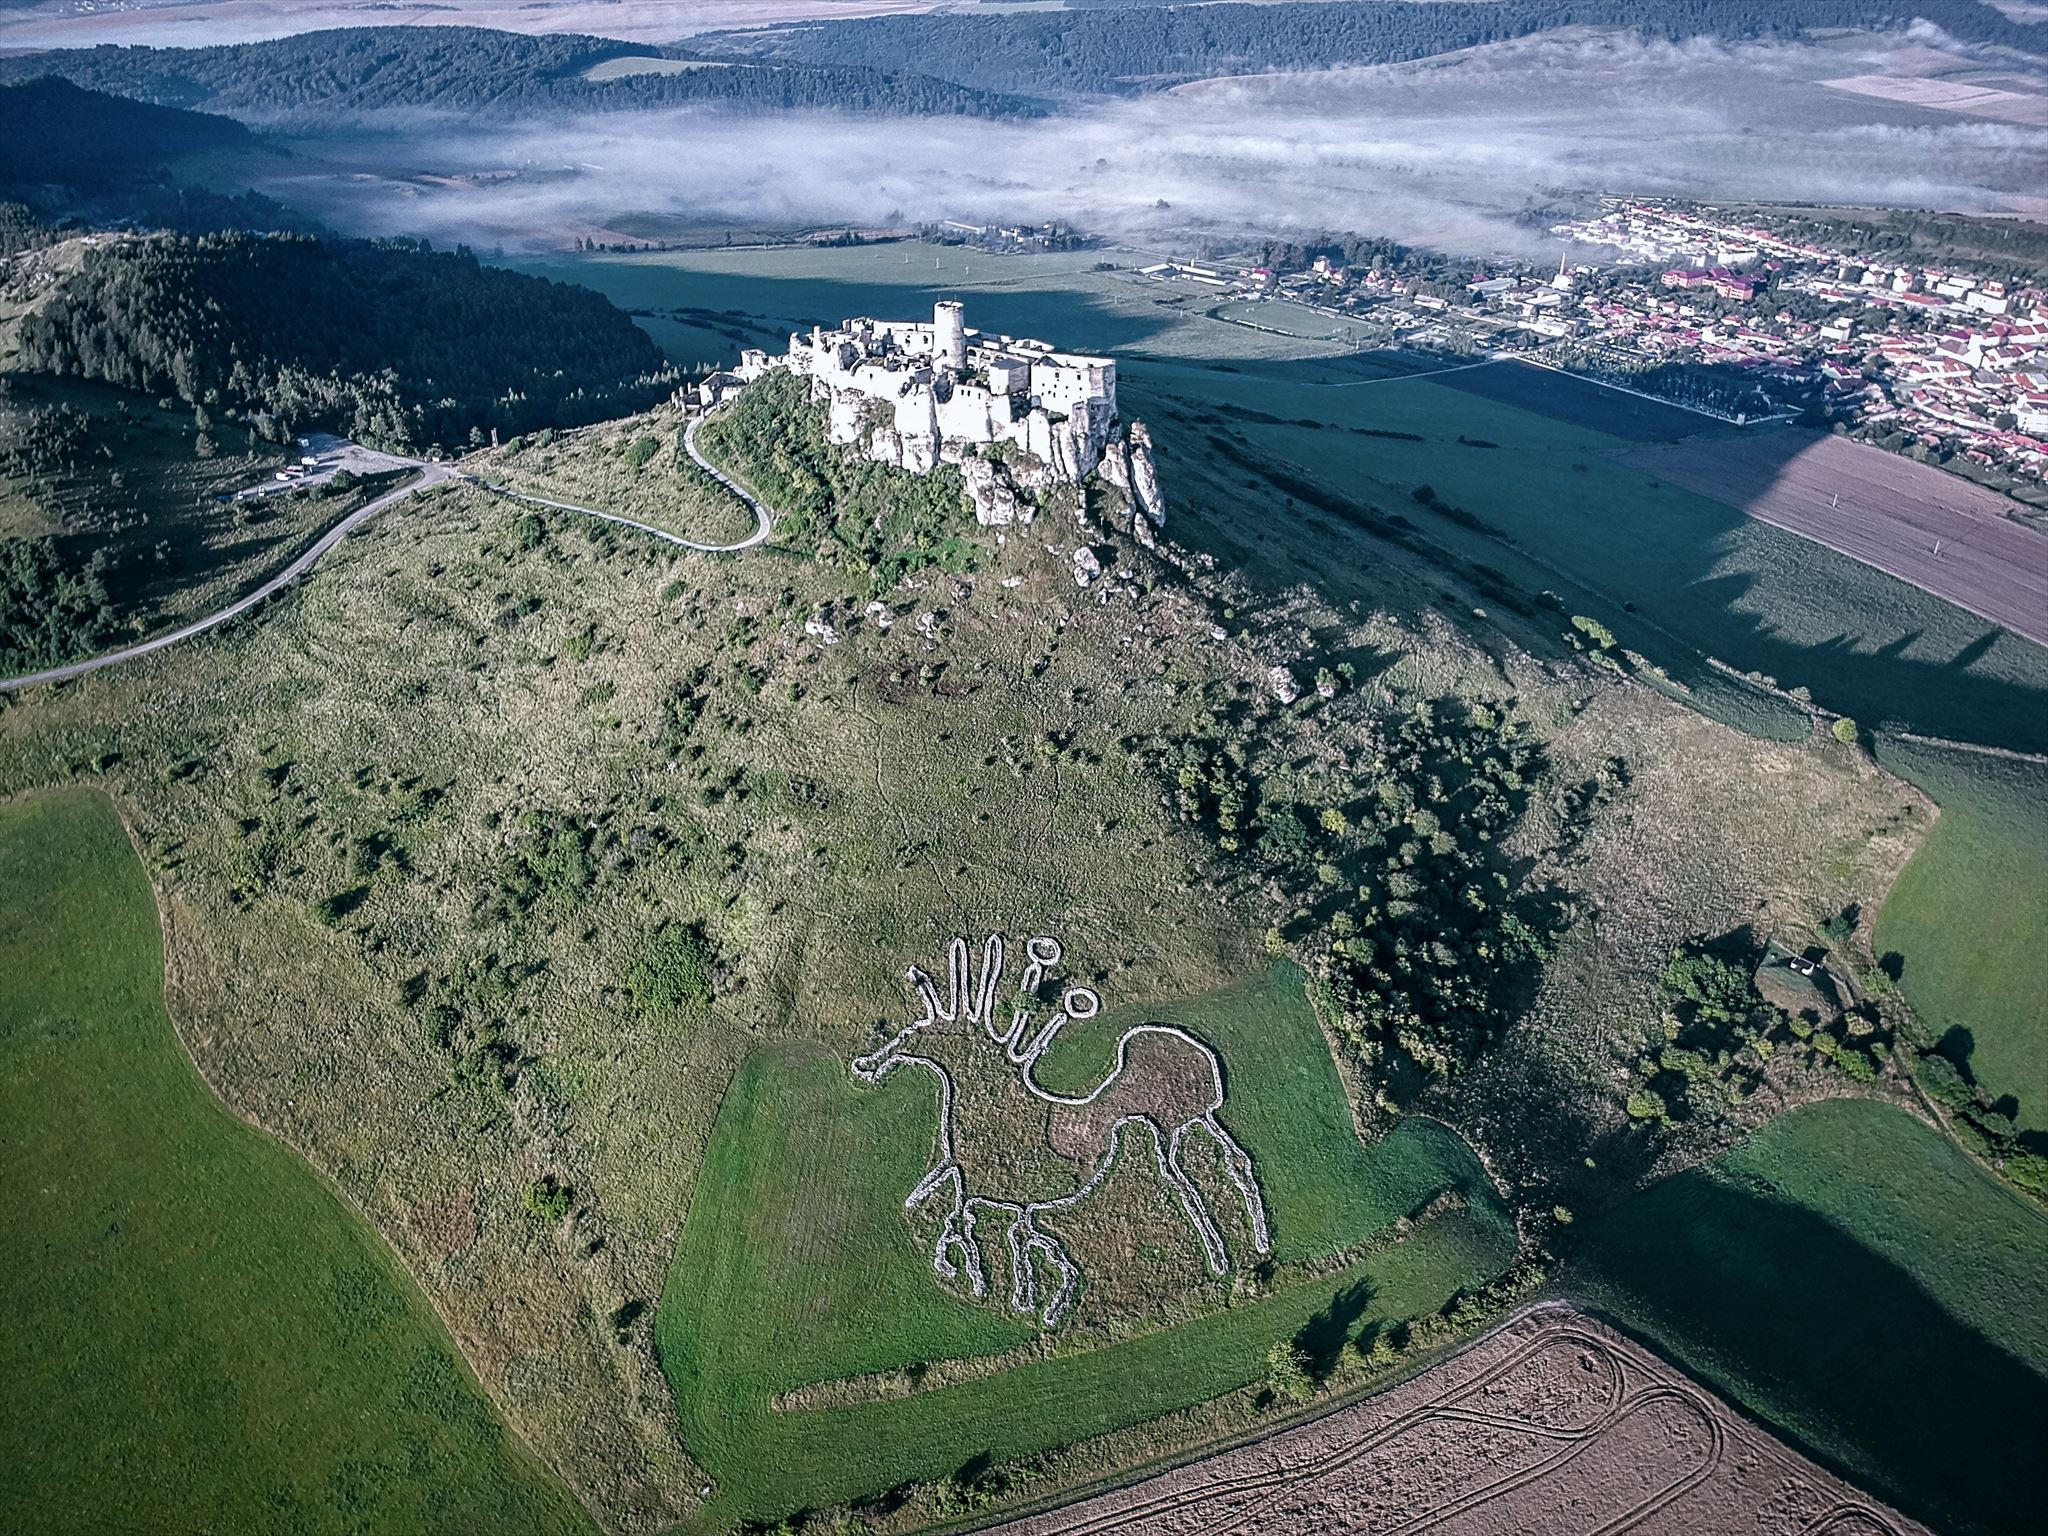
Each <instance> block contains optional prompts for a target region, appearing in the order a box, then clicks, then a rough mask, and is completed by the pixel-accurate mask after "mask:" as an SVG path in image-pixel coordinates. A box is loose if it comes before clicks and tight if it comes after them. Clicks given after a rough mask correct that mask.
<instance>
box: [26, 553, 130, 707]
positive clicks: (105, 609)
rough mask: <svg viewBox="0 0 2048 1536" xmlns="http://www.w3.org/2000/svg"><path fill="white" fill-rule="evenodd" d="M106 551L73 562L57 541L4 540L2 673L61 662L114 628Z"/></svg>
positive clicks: (92, 646) (102, 640)
mask: <svg viewBox="0 0 2048 1536" xmlns="http://www.w3.org/2000/svg"><path fill="white" fill-rule="evenodd" d="M106 569H107V561H106V556H105V555H104V553H96V554H94V555H92V556H90V557H88V558H87V559H86V560H85V561H84V562H83V563H82V564H80V563H76V562H72V561H68V560H66V559H65V558H64V557H63V555H62V554H61V553H60V552H59V550H58V547H57V542H56V540H54V539H49V538H41V539H9V540H6V541H5V542H0V672H5V673H8V674H13V673H17V672H25V671H32V670H34V669H36V668H39V667H50V666H56V665H57V664H59V663H60V662H65V661H69V660H71V659H72V658H73V657H74V656H81V655H85V654H87V653H89V652H92V651H95V650H98V649H99V648H100V646H102V645H103V644H105V643H106V641H107V639H108V637H109V636H111V635H112V634H113V632H114V624H115V618H114V609H113V605H112V603H111V602H109V601H108V598H107V585H106Z"/></svg>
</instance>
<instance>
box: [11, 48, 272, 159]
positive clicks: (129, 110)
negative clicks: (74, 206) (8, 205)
mask: <svg viewBox="0 0 2048 1536" xmlns="http://www.w3.org/2000/svg"><path fill="white" fill-rule="evenodd" d="M10 62H13V61H10ZM253 142H254V139H253V136H252V135H251V134H250V132H249V130H248V129H247V128H245V127H243V126H242V125H241V124H240V123H238V122H236V121H235V120H234V119H233V118H230V117H209V116H208V115H206V114H205V113H203V112H181V111H178V110H176V109H174V108H171V107H161V106H155V105H152V104H151V103H149V102H145V101H129V100H126V99H124V98H122V97H119V96H107V95H102V94H100V93H99V92H97V91H87V90H80V89H79V88H78V87H77V86H76V85H74V84H72V83H71V82H70V81H68V80H53V79H47V78H46V79H37V80H30V81H28V82H27V83H26V84H22V85H7V86H0V186H14V185H30V184H37V183H48V182H57V183H61V184H63V185H65V186H69V187H74V188H77V189H79V190H81V191H98V190H101V189H103V188H106V187H111V186H116V185H121V184H124V183H127V182H130V181H132V180H135V179H136V178H137V177H139V176H144V175H146V174H147V173H149V172H150V171H152V170H154V169H155V167H157V166H159V165H161V164H163V163H164V162H165V161H167V160H176V159H179V158H181V157H183V156H185V155H195V154H201V153H204V152H205V151H207V150H216V149H246V148H248V147H250V146H251V144H253Z"/></svg>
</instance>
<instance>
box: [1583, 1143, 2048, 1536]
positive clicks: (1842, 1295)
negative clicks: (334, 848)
mask: <svg viewBox="0 0 2048 1536" xmlns="http://www.w3.org/2000/svg"><path fill="white" fill-rule="evenodd" d="M1580 1231H1581V1233H1582V1237H1581V1239H1580V1241H1579V1242H1578V1244H1576V1245H1575V1247H1574V1250H1573V1252H1572V1253H1571V1254H1570V1255H1569V1257H1568V1264H1567V1269H1566V1272H1565V1276H1564V1279H1565V1283H1566V1288H1567V1289H1568V1290H1570V1291H1572V1292H1574V1293H1575V1294H1582V1295H1585V1296H1587V1297H1588V1298H1589V1299H1590V1300H1592V1301H1593V1302H1594V1304H1595V1305H1596V1306H1598V1307H1601V1308H1602V1309H1604V1310H1609V1311H1611V1312H1612V1313H1613V1314H1614V1315H1616V1316H1617V1317H1618V1319H1619V1320H1620V1321H1621V1322H1623V1323H1625V1324H1626V1325H1628V1326H1629V1327H1630V1328H1632V1329H1633V1330H1634V1331H1636V1332H1637V1333H1639V1334H1641V1335H1642V1336H1644V1337H1645V1338H1647V1339H1649V1340H1650V1341H1651V1342H1652V1343H1653V1344H1655V1345H1656V1346H1657V1347H1658V1348H1659V1349H1660V1350H1661V1351H1663V1352H1664V1353H1666V1354H1668V1355H1669V1356H1671V1357H1672V1358H1673V1359H1675V1360H1676V1361H1677V1362H1678V1363H1680V1364H1682V1365H1683V1366H1685V1367H1686V1368H1687V1369H1688V1370H1691V1371H1693V1372H1694V1373H1696V1374H1697V1375H1699V1376H1700V1377H1701V1378H1702V1379H1704V1380H1706V1381H1707V1382H1709V1383H1710V1384H1712V1385H1713V1386H1714V1387H1715V1388H1716V1389H1717V1390H1719V1391H1722V1392H1724V1393H1725V1394H1727V1395H1728V1396H1729V1397H1731V1398H1732V1399H1733V1400H1734V1401H1736V1402H1737V1403H1739V1404H1740V1405H1742V1406H1743V1407H1744V1408H1746V1409H1748V1410H1749V1411H1750V1412H1751V1413H1754V1414H1756V1415H1758V1416H1759V1417H1761V1418H1763V1419H1765V1420H1766V1421H1767V1422H1769V1423H1770V1424H1772V1425H1773V1426H1774V1427H1776V1428H1778V1429H1779V1430H1780V1431H1781V1432H1783V1433H1785V1434H1787V1435H1788V1436H1789V1437H1790V1438H1792V1439H1793V1440H1795V1441H1796V1442H1800V1443H1803V1446H1804V1448H1805V1449H1807V1450H1808V1451H1810V1452H1811V1453H1813V1454H1815V1455H1816V1456H1817V1457H1818V1458H1819V1459H1820V1460H1822V1461H1825V1462H1828V1463H1830V1464H1832V1465H1834V1466H1836V1467H1838V1468H1839V1469H1841V1470H1842V1471H1843V1472H1845V1473H1846V1474H1847V1476H1848V1477H1849V1478H1850V1480H1851V1481H1853V1482H1856V1483H1857V1484H1859V1485H1861V1486H1863V1487H1867V1488H1869V1489H1871V1490H1872V1491H1873V1492H1874V1493H1876V1494H1878V1495H1879V1496H1880V1497H1883V1498H1885V1499H1887V1500H1889V1501H1890V1502H1892V1503H1894V1504H1896V1505H1898V1506H1899V1508H1900V1509H1902V1510H1904V1511H1905V1512H1906V1513H1908V1514H1910V1515H1913V1516H1915V1517H1916V1518H1919V1519H1922V1520H1925V1521H1927V1522H1929V1523H1930V1524H1932V1525H1934V1526H1935V1527H1936V1528H1937V1529H1942V1530H1948V1531H1954V1532H1958V1533H1972V1536H1994V1533H1998V1536H2003V1533H2008V1532H2011V1533H2017V1532H2021V1531H2037V1530H2039V1529H2040V1526H2039V1519H2040V1512H2041V1511H2042V1509H2043V1508H2048V1377H2044V1376H2043V1375H2041V1374H2040V1373H2038V1372H2037V1371H2035V1370H2034V1369H2032V1368H2031V1367H2030V1366H2029V1365H2027V1364H2026V1363H2025V1362H2023V1361H2021V1360H2020V1359H2018V1358H2016V1357H2015V1356H2013V1355H2012V1354H2010V1353H2008V1352H2007V1351H2006V1350H2004V1349H2003V1348H2001V1347H2000V1346H1999V1345H1998V1344H1997V1343H1995V1342H1994V1341H1993V1340H1991V1339H1989V1338H1987V1337H1985V1336H1984V1335H1983V1334H1981V1333H1979V1332H1977V1331H1976V1330H1974V1329H1972V1328H1970V1327H1967V1326H1965V1325H1964V1324H1963V1323H1961V1322H1959V1321H1958V1320H1957V1319H1956V1318H1955V1317H1954V1316H1952V1315H1951V1314H1950V1313H1949V1312H1948V1311H1947V1310H1946V1309H1944V1308H1943V1307H1942V1306H1941V1305H1940V1304H1939V1303H1937V1302H1936V1301H1935V1300H1934V1299H1933V1298H1932V1297H1931V1296H1929V1295H1928V1294H1927V1292H1925V1291H1924V1290H1922V1289H1921V1288H1920V1286H1919V1284H1918V1283H1917V1282H1916V1281H1915V1280H1914V1278H1913V1277H1912V1275H1911V1274H1910V1273H1908V1272H1907V1271H1906V1270H1905V1269H1903V1268H1901V1267H1900V1266H1899V1265H1897V1264H1895V1263H1893V1262H1892V1261H1891V1260H1890V1259H1888V1258H1886V1257H1884V1256H1883V1255H1881V1254H1878V1253H1875V1252H1873V1251H1872V1250H1870V1249H1868V1248H1866V1247H1864V1246H1863V1245H1862V1244H1861V1243H1858V1242H1856V1241H1855V1240H1854V1239H1853V1238H1851V1237H1849V1236H1848V1235H1846V1234H1845V1233H1843V1232H1842V1231H1841V1230H1840V1229H1839V1228H1837V1227H1835V1226H1833V1225H1832V1224H1831V1223H1829V1222H1827V1221H1826V1220H1824V1219H1823V1218H1821V1217H1819V1216H1817V1215H1815V1214H1814V1213H1813V1212H1811V1211H1808V1210H1805V1209H1803V1208H1801V1207H1799V1206H1795V1205H1791V1204H1788V1203H1786V1202H1784V1201H1782V1200H1779V1199H1777V1198H1774V1197H1773V1196H1772V1195H1770V1194H1769V1193H1768V1192H1767V1190H1766V1189H1765V1188H1764V1187H1762V1186H1758V1187H1743V1186H1740V1185H1738V1184H1736V1183H1735V1182H1733V1181H1732V1180H1730V1179H1728V1178H1726V1177H1721V1176H1716V1175H1714V1174H1712V1173H1709V1172H1706V1171H1704V1170H1698V1169H1696V1170H1693V1171H1691V1172H1688V1173H1683V1174H1679V1175H1677V1176H1675V1177H1673V1178H1671V1179H1668V1180H1666V1181H1665V1182H1664V1183H1662V1184H1659V1185H1657V1186H1655V1187H1654V1188H1652V1189H1650V1190H1648V1191H1646V1192H1644V1193H1643V1194H1641V1195H1639V1196H1637V1197H1636V1198H1635V1199H1633V1200H1630V1201H1628V1202H1627V1203H1625V1204H1624V1205H1622V1206H1620V1207H1618V1208H1617V1209H1615V1210H1614V1211H1612V1212H1609V1213H1608V1214H1606V1215H1605V1216H1602V1217H1601V1218H1599V1219H1598V1220H1596V1221H1592V1222H1588V1223H1586V1224H1585V1225H1584V1226H1582V1227H1581V1228H1580Z"/></svg>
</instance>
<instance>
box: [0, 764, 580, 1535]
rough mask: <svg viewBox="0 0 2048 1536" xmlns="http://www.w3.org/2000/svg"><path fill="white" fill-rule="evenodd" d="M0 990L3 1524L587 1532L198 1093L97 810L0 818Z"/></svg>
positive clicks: (315, 1214) (132, 865) (264, 1156)
mask: <svg viewBox="0 0 2048 1536" xmlns="http://www.w3.org/2000/svg"><path fill="white" fill-rule="evenodd" d="M0 975H4V976H5V977H6V978H7V985H6V986H5V987H4V988H0V1165H4V1166H5V1168H6V1170H7V1177H8V1182H9V1184H10V1186H11V1187H12V1188H13V1191H14V1210H13V1214H12V1216H11V1218H10V1219H9V1221H8V1224H7V1227H8V1236H7V1239H6V1243H5V1261H4V1262H0V1312H4V1315H5V1316H6V1318H7V1325H6V1327H5V1328H4V1329H0V1441H4V1443H5V1444H6V1446H7V1453H6V1455H5V1456H4V1457H0V1529H6V1530H9V1531H23V1532H26V1531H36V1532H42V1533H60V1532H78V1533H81V1536H85V1533H102V1532H107V1531H115V1530H120V1531H150V1532H186V1531H189V1532H195V1533H196V1532H210V1531H293V1532H306V1533H326V1532H334V1533H342V1532H367V1531H426V1530H435V1531H450V1532H473V1533H476V1536H487V1533H488V1536H498V1533H513V1532H584V1531H589V1530H591V1529H592V1528H593V1527H592V1526H591V1524H590V1522H589V1521H588V1520H587V1518H586V1517H585V1516H584V1514H583V1511H582V1510H581V1509H580V1508H579V1507H578V1506H577V1505H576V1504H575V1502H574V1501H573V1500H572V1499H571V1498H570V1497H569V1495H568V1493H567V1492H566V1490H564V1489H563V1487H562V1486H561V1484H560V1483H559V1482H557V1481H556V1480H555V1478H554V1477H553V1476H552V1474H550V1473H549V1472H548V1471H547V1470H546V1469H545V1468H544V1467H543V1466H541V1464H540V1463H539V1462H538V1461H536V1460H535V1459H534V1458H533V1457H532V1456H530V1455H529V1454H528V1453H527V1452H526V1451H525V1450H524V1449H523V1448H522V1447H520V1446H518V1445H517V1444H515V1443H514V1442H513V1441H512V1440H511V1439H510V1438H509V1437H508V1435H507V1434H506V1431H505V1428H504V1426H503V1425H502V1424H501V1423H500V1422H499V1421H498V1419H497V1417H496V1416H495V1414H494V1413H493V1412H492V1409H491V1406H490V1404H489V1402H488V1401H487V1400H486V1399H485V1397H484V1395H483V1393H482V1391H481V1390H480V1389H479V1388H478V1386H477V1384H476V1380H475V1378H474V1377H473V1376H471V1374H470V1372H469V1368H468V1367H467V1366H466V1365H464V1364H463V1363H462V1359H461V1357H460V1356H459V1355H458V1354H457V1353H456V1351H455V1347H454V1345H453V1343H452V1341H450V1339H449V1338H448V1335H447V1333H446V1331H445V1330H444V1329H443V1328H442V1326H441V1323H440V1320H439V1319H438V1318H437V1317H435V1315H434V1313H433V1311H432V1310H431V1309H430V1308H429V1307H428V1306H427V1304H426V1302H425V1300H424V1299H423V1298H422V1297H421V1296H420V1294H419V1292H418V1291H417V1290H416V1289H415V1288H414V1286H413V1284H412V1281H411V1279H410V1278H409V1277H408V1276H407V1275H406V1274H405V1272H404V1271H403V1270H402V1269H401V1268H400V1267H399V1265H398V1264H397V1262H396V1261H395V1260H394V1259H393V1257H392V1255H391V1253H390V1251H389V1250H388V1249H387V1248H386V1247H385V1246H384V1244H383V1243H382V1242H380V1241H379V1240H378V1239H377V1238H376V1237H375V1236H374V1235H373V1234H372V1233H371V1232H370V1231H369V1229H368V1228H367V1227H365V1226H364V1225H363V1224H362V1223H361V1221H360V1220H359V1219H358V1218H357V1217H356V1215H355V1214H354V1213H353V1212H352V1211H350V1210H348V1209H347V1208H346V1207H345V1206H343V1205H342V1203H341V1201H340V1200H339V1199H338V1198H337V1197H336V1196H335V1195H334V1194H333V1193H332V1192H331V1191H330V1190H329V1189H328V1187H327V1186H326V1185H325V1184H323V1183H322V1182H321V1181H320V1180H319V1179H318V1178H316V1177H315V1176H314V1175H313V1173H312V1172H311V1171H310V1170H309V1169H307V1168H306V1167H305V1165H304V1164H303V1163H301V1162H300V1161H299V1159H298V1157H297V1156H296V1154H294V1153H292V1152H290V1151H288V1150H286V1149H285V1148H284V1147H281V1146H279V1145H278V1144H277V1143H276V1142H274V1141H272V1140H271V1139H270V1138H269V1137H268V1136H266V1135H264V1134H263V1133H261V1132H260V1131H257V1130H254V1129H252V1128H251V1127H249V1126H247V1125H245V1124H243V1123H242V1122H241V1121H239V1120H237V1119H235V1118H234V1117H233V1116H232V1115H230V1114H229V1113H228V1112H227V1111H226V1110H225V1109H224V1108H222V1107H221V1105H220V1104H219V1102H218V1101H216V1100H215V1098H214V1097H213V1094H212V1092H211V1091H210V1090H209V1089H208V1088H207V1087H206V1085H205V1084H204V1083H202V1082H201V1081H200V1079H199V1076H198V1074H197V1073H196V1072H195V1071H194V1070H193V1068H192V1064H191V1062H190V1060H189V1059H188V1058H187V1057H186V1055H185V1052H184V1049H183V1048H182V1046H180V1044H179V1043H178V1040H177V1037H176V1036H175V1034H174V1033H173V1032H172V1028H171V1022H170V1019H169V1017H168V1016H167V1015H166V1014H165V1012H164V1004H163V952H162V943H161V939H160V937H159V934H158V929H157V916H156V909H155V906H154V903H153V902H152V900H151V895H150V889H149V885H148V882H147V881H146V879H145V878H144V875H143V871H142V865H141V863H140V862H139V861H138V860H137V859H136V857H135V853H134V850H133V849H132V848H131V847H130V845H129V842H128V839H127V836H126V834H125V833H124V832H123V830H122V828H121V823H120V821H119V820H118V819H117V818H116V816H115V814H114V809H113V806H112V805H111V804H110V803H109V802H108V801H107V800H106V799H105V798H104V797H103V796H101V795H99V794H97V793H91V792H84V791H70V792H65V793H61V794H53V795H47V796H40V797H37V798H32V799H28V800H24V801H16V802H14V803H12V804H8V805H0Z"/></svg>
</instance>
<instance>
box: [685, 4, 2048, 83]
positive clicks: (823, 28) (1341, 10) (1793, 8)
mask: <svg viewBox="0 0 2048 1536" xmlns="http://www.w3.org/2000/svg"><path fill="white" fill-rule="evenodd" d="M1126 9H1127V7H1125V6H1107V7H1101V8H1097V7H1093V6H1091V7H1088V8H1085V9H1080V10H1066V11H1044V10H1019V11H1012V12H1007V13H1000V14H996V15H973V14H968V13H965V12H955V13H952V14H940V15H925V16H883V17H875V18H871V19H867V20H859V21H827V22H820V23H816V24H812V25H796V26H787V27H778V28H776V29H775V30H774V31H772V32H767V31H764V32H759V33H741V34H727V35H726V36H724V37H722V38H720V39H718V40H717V43H718V45H722V46H725V47H729V48H731V49H733V50H735V51H743V52H746V53H748V54H750V55H751V56H754V57H760V58H772V59H777V60H796V61H807V62H818V63H833V64H840V65H866V66H869V67H873V68H887V69H899V68H907V69H914V70H917V71H920V72H922V73H924V74H928V75H937V76H940V77H942V78H944V79H948V80H957V81H960V82H961V83H963V84H966V85H973V86H978V87H981V88H983V89H988V90H999V91H1015V92H1020V93H1027V94H1032V93H1035V94H1042V95H1048V96H1082V95H1103V94H1129V93H1135V92H1139V91H1145V90H1156V89H1160V88H1163V87H1167V86H1172V85H1176V84H1179V83H1181V82H1183V81H1187V80H1194V79H1201V78H1205V77H1210V76H1216V75H1240V74H1259V73H1264V72H1267V71H1271V70H1287V69H1327V68H1330V67H1331V66H1334V65H1341V64H1353V65H1356V64H1383V63H1392V62H1396V61H1399V60H1404V59H1418V58H1426V57H1429V56H1431V55H1433V54H1440V53H1448V52H1451V51H1452V50H1454V49H1459V48H1470V47H1475V46H1477V45H1479V44H1481V43H1490V42H1503V41H1507V40H1510V39H1513V38H1517V37H1525V36H1528V35H1530V34H1531V33H1536V32H1544V31H1549V30H1551V29H1553V28H1558V27H1566V26H1585V27H1620V28H1627V29H1630V30H1632V31H1636V32H1640V33H1641V34H1643V35H1645V36H1648V37H1659V38H1669V39H1671V40H1673V41H1680V40H1683V39H1686V38H1691V37H1701V36H1706V37H1719V38H1728V39H1754V38H1762V37H1788V36H1799V35H1801V34H1803V33H1804V32H1805V31H1807V30H1808V29H1810V28H1829V27H1903V26H1906V25H1908V24H1910V23H1911V22H1912V21H1914V20H1915V19H1916V18H1925V19H1926V20H1928V21H1930V22H1933V23H1934V24H1935V25H1937V26H1939V27H1941V28H1942V29H1943V30H1944V31H1946V32H1948V33H1949V34H1950V35H1952V36H1955V37H1959V38H1963V39H1966V40H1968V41H1972V42H1981V43H1990V44H1995V45H1999V46H2003V47H2009V48H2015V49H2020V50H2022V51H2027V52H2033V53H2041V52H2048V41H2044V39H2048V24H2041V23H2026V22H2018V21H2013V20H2011V19H2010V18H2008V17H2006V16H2005V15H2003V14H2001V13H2000V12H1998V11H1996V10H1994V9H1992V8H1991V7H1990V6H1988V5H1984V4H1980V3H1979V0H1577V3H1574V4H1569V5H1561V4H1558V3H1556V0H1440V3H1436V4H1430V5H1415V4H1411V3H1409V0H1309V3H1296V4H1279V5H1244V4H1235V5H1168V6H1162V7H1159V8H1157V9H1152V10H1149V11H1148V12H1147V14H1146V15H1145V17H1144V19H1143V21H1142V22H1134V20H1133V18H1132V17H1130V16H1129V15H1126V14H1123V13H1124V11H1125V10H1126ZM698 41H699V43H700V44H702V43H703V42H704V41H705V40H704V39H699V40H698Z"/></svg>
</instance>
